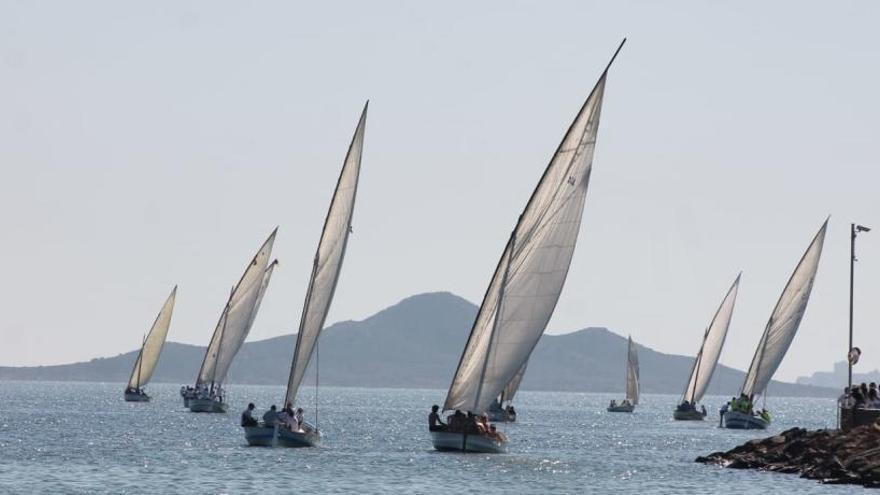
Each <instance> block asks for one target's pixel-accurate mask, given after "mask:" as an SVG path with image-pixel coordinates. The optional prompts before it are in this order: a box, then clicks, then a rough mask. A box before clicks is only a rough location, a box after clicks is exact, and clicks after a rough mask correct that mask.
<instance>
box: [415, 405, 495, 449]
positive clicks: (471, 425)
mask: <svg viewBox="0 0 880 495" xmlns="http://www.w3.org/2000/svg"><path fill="white" fill-rule="evenodd" d="M439 410H440V406H438V405H436V404H435V405H433V406H431V413H430V414H428V430H429V431H445V432H449V433H464V434H467V435H482V436H486V437H489V438H493V439H496V440H500V441H504V440H505V438H504V434H503V433H501V432H500V431H498V430H497V429H496V428H495V425H493V424H491V423H489V417H488V416H487V415H485V414H480V415H476V414H474V413H472V412H470V411H468V413H467V414H465V413H463V412H461V411H459V410H456V411H455V412H454V413H452V414H450V415H449V416H447V418H446V423H444V422H443V420H442V419H441V418H440V413H439Z"/></svg>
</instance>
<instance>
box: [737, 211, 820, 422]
mask: <svg viewBox="0 0 880 495" xmlns="http://www.w3.org/2000/svg"><path fill="white" fill-rule="evenodd" d="M827 227H828V220H825V223H823V224H822V227H821V228H820V229H819V232H818V233H817V234H816V236H815V237H814V238H813V241H812V242H811V243H810V247H808V248H807V251H806V252H805V253H804V255H803V257H801V260H800V262H799V263H798V265H797V267H796V268H795V269H794V273H792V274H791V278H790V279H789V280H788V283H787V284H786V285H785V289H784V290H783V291H782V295H781V296H779V301H778V302H777V303H776V307H775V308H774V309H773V313H772V314H771V315H770V319H769V320H768V321H767V326H766V327H765V329H764V334H763V335H762V336H761V341H760V342H759V343H758V348H757V349H756V350H755V356H754V357H753V358H752V364H751V366H749V372H748V373H747V374H746V379H745V382H744V383H743V386H742V390H741V392H740V398H739V399H736V400H735V401H734V403H733V404H729V405H728V406H729V407H730V409H729V410H727V411H725V412H723V413H722V417H721V420H722V421H723V425H724V426H725V427H727V428H735V429H762V430H763V429H765V428H767V426H768V425H769V424H770V415H769V413H767V411H766V410H763V411H761V413H758V412H756V411H753V409H752V404H754V402H755V398H756V397H758V396H760V395H764V396H765V398H766V390H767V385H769V384H770V380H771V379H772V378H773V374H774V373H776V369H777V368H778V367H779V365H780V364H781V363H782V359H783V358H784V357H785V353H786V352H787V351H788V348H789V346H790V345H791V342H792V340H794V336H795V334H796V333H797V331H798V327H799V326H800V324H801V319H802V318H803V317H804V313H805V312H806V310H807V303H808V302H809V301H810V293H811V292H812V290H813V282H814V281H815V280H816V272H817V271H818V269H819V258H820V257H821V256H822V246H823V244H824V243H825V230H826V229H827Z"/></svg>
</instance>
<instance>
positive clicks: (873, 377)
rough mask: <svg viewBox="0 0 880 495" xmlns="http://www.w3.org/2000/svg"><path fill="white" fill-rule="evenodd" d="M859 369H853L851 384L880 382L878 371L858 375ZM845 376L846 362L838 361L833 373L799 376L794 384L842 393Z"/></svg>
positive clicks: (856, 366) (819, 372) (820, 372)
mask: <svg viewBox="0 0 880 495" xmlns="http://www.w3.org/2000/svg"><path fill="white" fill-rule="evenodd" d="M862 366H864V365H862ZM859 367H860V366H859V364H856V365H855V366H854V367H853V368H854V369H853V383H871V382H875V383H877V382H880V370H876V369H875V370H873V371H868V372H866V373H858V372H856V370H857V369H858V368H859ZM846 375H847V369H846V361H838V362H836V363H834V371H817V372H815V373H813V374H812V375H810V376H799V377H798V378H797V380H796V382H797V383H800V384H802V385H815V386H817V387H832V388H836V389H841V391H843V387H845V386H846V380H847V378H846Z"/></svg>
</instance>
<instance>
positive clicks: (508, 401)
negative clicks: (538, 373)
mask: <svg viewBox="0 0 880 495" xmlns="http://www.w3.org/2000/svg"><path fill="white" fill-rule="evenodd" d="M528 365H529V362H528V361H526V362H525V364H523V365H522V368H520V369H519V371H517V372H516V374H515V375H513V380H510V383H508V384H507V386H506V387H504V390H502V391H501V395H499V396H498V400H496V401H495V402H493V403H492V405H491V406H489V410H488V411H487V412H486V415H487V416H489V421H498V422H501V423H514V422H516V409H514V407H513V398H514V397H515V396H516V392H517V391H518V390H519V385H520V383H522V379H523V377H524V376H525V375H526V367H528Z"/></svg>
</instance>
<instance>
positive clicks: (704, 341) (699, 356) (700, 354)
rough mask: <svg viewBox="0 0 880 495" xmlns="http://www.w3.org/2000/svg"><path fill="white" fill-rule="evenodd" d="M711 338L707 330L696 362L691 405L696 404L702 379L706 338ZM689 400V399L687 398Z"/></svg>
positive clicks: (707, 329)
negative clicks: (698, 384) (699, 383)
mask: <svg viewBox="0 0 880 495" xmlns="http://www.w3.org/2000/svg"><path fill="white" fill-rule="evenodd" d="M708 336H709V328H706V331H705V332H704V333H703V344H702V345H700V352H698V353H697V359H696V361H694V371H693V373H694V388H693V390H691V397H690V398H691V404H694V403H695V400H694V399H695V398H696V395H697V383H698V381H699V379H700V363H701V362H702V361H703V349H705V348H706V337H708ZM685 398H687V397H685Z"/></svg>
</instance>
